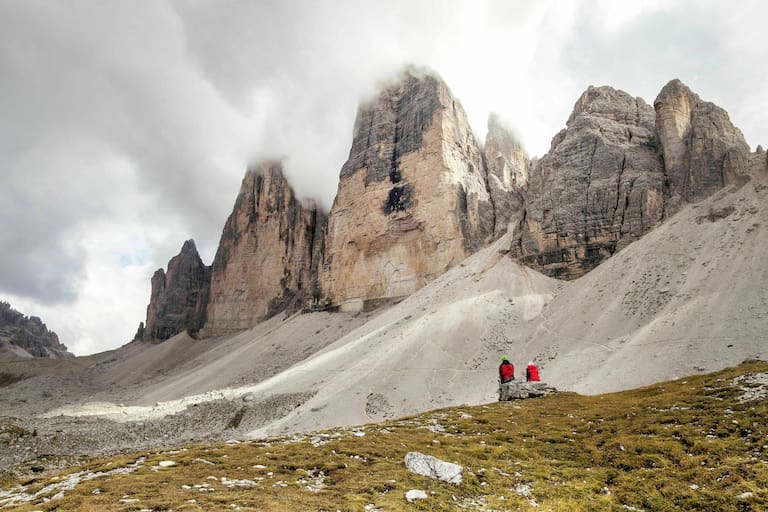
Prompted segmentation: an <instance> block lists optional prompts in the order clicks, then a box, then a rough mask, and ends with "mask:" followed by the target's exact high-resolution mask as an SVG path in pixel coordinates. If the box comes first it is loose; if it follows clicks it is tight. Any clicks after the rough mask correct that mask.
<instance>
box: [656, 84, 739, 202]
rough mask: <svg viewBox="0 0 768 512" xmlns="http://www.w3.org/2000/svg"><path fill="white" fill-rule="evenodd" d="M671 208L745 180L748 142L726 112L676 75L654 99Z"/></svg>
mask: <svg viewBox="0 0 768 512" xmlns="http://www.w3.org/2000/svg"><path fill="white" fill-rule="evenodd" d="M653 105H654V108H655V109H656V130H657V133H658V137H659V142H660V145H661V150H662V154H663V156H664V167H665V173H666V175H667V181H668V187H669V190H668V194H667V196H668V197H669V208H668V210H669V211H670V212H673V211H677V210H678V209H679V208H680V206H681V204H682V203H683V202H693V201H698V200H700V199H703V198H705V197H708V196H710V195H712V194H713V193H714V192H716V191H718V190H720V189H721V188H723V187H724V186H726V185H729V184H732V183H737V182H739V181H741V180H743V177H744V175H745V174H746V170H747V166H748V162H749V146H748V145H747V143H746V141H745V140H744V136H743V135H742V134H741V131H740V130H739V129H738V128H736V127H735V126H733V124H732V123H731V121H730V118H729V117H728V113H727V112H726V111H725V110H723V109H722V108H720V107H718V106H717V105H715V104H713V103H710V102H708V101H702V100H701V98H699V96H698V95H697V94H695V93H693V92H692V91H691V90H690V89H689V88H688V87H687V86H685V84H683V83H682V82H681V81H680V80H672V81H670V82H669V83H668V84H667V85H665V86H664V88H663V89H662V90H661V92H660V93H659V95H658V96H657V97H656V101H654V104H653Z"/></svg>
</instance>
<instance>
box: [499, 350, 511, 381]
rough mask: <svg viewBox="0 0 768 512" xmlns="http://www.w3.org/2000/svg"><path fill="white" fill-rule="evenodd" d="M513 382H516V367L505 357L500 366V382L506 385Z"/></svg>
mask: <svg viewBox="0 0 768 512" xmlns="http://www.w3.org/2000/svg"><path fill="white" fill-rule="evenodd" d="M513 380H515V366H514V365H513V364H512V363H510V362H509V359H507V356H504V357H502V358H501V364H500V365H499V382H500V383H501V384H504V383H506V382H511V381H513Z"/></svg>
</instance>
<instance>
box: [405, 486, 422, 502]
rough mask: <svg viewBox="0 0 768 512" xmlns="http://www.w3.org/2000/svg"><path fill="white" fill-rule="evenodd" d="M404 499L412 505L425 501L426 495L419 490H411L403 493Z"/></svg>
mask: <svg viewBox="0 0 768 512" xmlns="http://www.w3.org/2000/svg"><path fill="white" fill-rule="evenodd" d="M405 499H406V500H407V501H408V503H413V502H414V501H416V500H425V499H427V493H426V492H424V491H422V490H421V489H411V490H410V491H408V492H406V493H405Z"/></svg>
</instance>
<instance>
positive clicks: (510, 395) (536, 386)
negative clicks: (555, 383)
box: [498, 380, 557, 402]
mask: <svg viewBox="0 0 768 512" xmlns="http://www.w3.org/2000/svg"><path fill="white" fill-rule="evenodd" d="M498 392H499V402H504V401H507V400H525V399H526V398H538V397H540V396H546V395H551V394H552V393H556V392H557V390H556V389H555V388H554V387H552V386H550V385H548V384H546V383H544V382H523V381H518V380H513V381H511V382H505V383H504V384H500V385H499V391H498Z"/></svg>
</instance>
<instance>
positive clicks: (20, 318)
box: [0, 301, 75, 359]
mask: <svg viewBox="0 0 768 512" xmlns="http://www.w3.org/2000/svg"><path fill="white" fill-rule="evenodd" d="M0 356H2V357H3V358H5V357H19V358H30V357H47V358H51V359H68V358H72V357H75V356H74V354H72V353H70V352H68V351H67V347H66V346H64V345H63V344H62V343H61V342H60V341H59V337H58V336H57V335H56V333H55V332H53V331H49V330H48V328H47V327H46V326H45V324H44V323H43V322H42V320H40V318H38V317H36V316H29V317H28V316H24V315H23V314H22V313H19V312H18V311H16V310H15V309H13V308H12V307H11V305H10V304H9V303H7V302H5V301H0Z"/></svg>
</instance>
